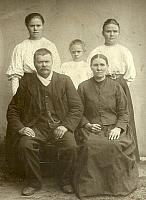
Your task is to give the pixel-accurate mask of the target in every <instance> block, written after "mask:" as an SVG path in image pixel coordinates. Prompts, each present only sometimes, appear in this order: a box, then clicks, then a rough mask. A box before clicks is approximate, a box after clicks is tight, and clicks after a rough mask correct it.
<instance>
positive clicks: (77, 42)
mask: <svg viewBox="0 0 146 200" xmlns="http://www.w3.org/2000/svg"><path fill="white" fill-rule="evenodd" d="M76 44H77V45H78V44H79V45H81V46H82V48H83V50H84V51H86V48H85V46H86V45H85V43H84V42H83V41H82V40H80V39H75V40H73V41H71V43H70V45H69V50H70V49H71V47H72V46H73V45H76Z"/></svg>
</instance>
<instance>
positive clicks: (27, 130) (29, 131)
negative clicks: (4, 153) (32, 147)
mask: <svg viewBox="0 0 146 200" xmlns="http://www.w3.org/2000/svg"><path fill="white" fill-rule="evenodd" d="M19 133H20V134H21V135H27V136H30V137H35V132H34V131H33V130H32V129H31V128H29V127H24V128H22V129H21V130H19Z"/></svg>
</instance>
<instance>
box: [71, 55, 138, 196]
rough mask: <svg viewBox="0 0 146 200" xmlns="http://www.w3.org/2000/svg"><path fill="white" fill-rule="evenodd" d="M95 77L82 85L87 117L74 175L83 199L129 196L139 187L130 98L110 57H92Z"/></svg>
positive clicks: (85, 115) (82, 123) (77, 188)
mask: <svg viewBox="0 0 146 200" xmlns="http://www.w3.org/2000/svg"><path fill="white" fill-rule="evenodd" d="M90 65H91V70H92V72H93V77H92V78H90V79H89V80H86V81H84V82H82V83H81V84H80V85H79V88H78V92H79V95H80V97H81V100H82V102H83V105H84V116H83V118H82V120H81V123H80V128H79V130H78V135H77V137H80V139H83V141H84V142H83V143H82V144H81V146H80V150H79V157H78V161H77V166H76V171H75V175H74V182H73V184H74V190H75V193H76V195H77V196H78V197H79V198H82V197H85V196H96V195H113V196H117V195H124V196H125V195H128V194H129V193H131V192H132V191H134V190H135V189H136V188H137V180H138V170H137V165H136V161H135V156H134V149H135V142H134V139H133V133H132V131H131V128H130V127H129V124H128V120H129V115H128V106H127V98H126V95H125V93H124V91H123V89H122V87H121V85H120V84H119V83H118V82H117V81H114V80H112V79H110V78H108V77H106V72H107V68H108V60H107V58H106V57H105V56H104V55H102V54H97V55H94V56H93V57H92V58H91V64H90Z"/></svg>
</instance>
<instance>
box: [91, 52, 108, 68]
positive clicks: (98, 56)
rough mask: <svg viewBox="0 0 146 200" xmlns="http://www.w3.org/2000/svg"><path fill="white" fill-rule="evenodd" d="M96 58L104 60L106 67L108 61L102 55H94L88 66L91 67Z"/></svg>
mask: <svg viewBox="0 0 146 200" xmlns="http://www.w3.org/2000/svg"><path fill="white" fill-rule="evenodd" d="M98 58H102V59H103V60H105V62H106V64H107V66H108V59H107V57H106V56H105V55H103V54H96V55H94V56H93V57H92V58H91V61H90V66H91V65H92V63H93V60H95V59H98Z"/></svg>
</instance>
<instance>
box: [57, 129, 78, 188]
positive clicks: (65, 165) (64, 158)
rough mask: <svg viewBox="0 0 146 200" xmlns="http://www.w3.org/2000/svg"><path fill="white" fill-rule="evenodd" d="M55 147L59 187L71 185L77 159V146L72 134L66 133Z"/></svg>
mask: <svg viewBox="0 0 146 200" xmlns="http://www.w3.org/2000/svg"><path fill="white" fill-rule="evenodd" d="M55 145H56V146H57V147H58V148H59V155H60V156H59V166H60V168H59V171H60V173H61V174H60V178H61V179H60V185H61V186H64V185H70V184H72V176H73V173H74V168H75V164H76V159H77V145H76V141H75V138H74V133H72V132H69V131H67V132H66V133H65V134H64V136H63V138H61V139H59V140H58V141H57V142H56V143H55Z"/></svg>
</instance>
